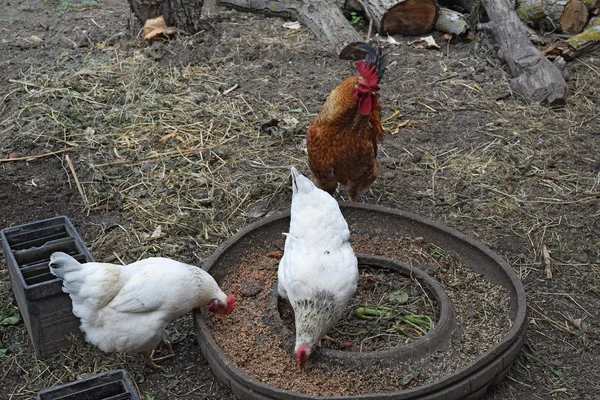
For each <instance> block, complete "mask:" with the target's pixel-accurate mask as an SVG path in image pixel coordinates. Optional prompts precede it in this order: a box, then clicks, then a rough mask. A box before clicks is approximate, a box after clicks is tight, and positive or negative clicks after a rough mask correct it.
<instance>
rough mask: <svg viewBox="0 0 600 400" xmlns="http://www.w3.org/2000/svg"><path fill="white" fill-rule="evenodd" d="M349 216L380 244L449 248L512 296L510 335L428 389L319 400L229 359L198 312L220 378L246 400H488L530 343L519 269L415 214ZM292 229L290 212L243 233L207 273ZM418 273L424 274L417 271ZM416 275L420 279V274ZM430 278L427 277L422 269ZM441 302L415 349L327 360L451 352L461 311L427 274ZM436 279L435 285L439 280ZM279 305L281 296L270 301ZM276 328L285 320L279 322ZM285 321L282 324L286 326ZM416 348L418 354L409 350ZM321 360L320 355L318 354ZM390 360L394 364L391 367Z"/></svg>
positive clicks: (346, 206)
mask: <svg viewBox="0 0 600 400" xmlns="http://www.w3.org/2000/svg"><path fill="white" fill-rule="evenodd" d="M340 209H341V211H342V214H343V215H344V217H345V218H346V221H347V222H348V225H349V226H350V231H351V233H354V232H364V231H368V232H369V233H370V234H371V235H374V236H376V237H379V238H389V237H397V236H404V237H409V238H418V237H421V238H424V239H425V240H426V241H427V242H430V243H434V244H435V245H437V246H439V247H441V248H442V249H444V251H446V253H448V254H449V255H450V256H452V257H454V258H455V259H457V260H459V261H460V262H461V263H462V264H463V265H465V266H466V267H468V268H470V269H471V270H472V271H473V272H475V273H478V274H481V275H483V277H484V278H485V279H486V280H488V281H490V282H491V283H492V284H494V285H500V286H502V287H504V288H505V289H506V291H507V293H508V296H509V307H510V309H509V317H510V320H511V328H510V330H509V331H508V333H506V334H505V335H504V337H503V338H502V339H501V340H500V341H499V342H498V343H496V344H495V345H493V346H491V347H490V348H489V349H488V350H487V351H486V352H485V353H483V354H482V355H481V356H479V357H478V358H476V359H475V360H473V361H472V362H471V363H470V364H468V365H467V366H465V367H463V368H462V369H459V370H458V371H456V372H455V373H453V374H449V375H446V376H444V377H442V378H440V379H439V380H436V381H433V382H431V383H428V384H426V385H422V386H417V387H413V388H410V389H406V390H402V391H398V392H389V393H370V394H362V395H352V396H313V395H309V394H305V393H300V392H294V391H290V390H284V389H280V388H277V387H275V386H271V385H267V384H264V383H262V382H259V381H258V380H256V379H253V378H252V377H250V376H248V375H247V374H246V373H244V372H243V371H242V370H241V369H239V368H237V367H236V366H235V364H234V363H233V362H232V361H231V360H230V359H229V358H228V357H227V356H226V355H225V354H224V353H223V351H222V350H221V349H220V348H219V346H218V345H217V344H216V342H215V340H214V339H213V337H212V334H211V332H210V330H209V328H208V326H207V325H206V322H205V320H204V317H203V315H202V313H201V312H200V311H198V310H195V311H194V325H195V330H196V336H197V339H198V343H199V345H200V348H201V350H202V352H203V354H204V356H205V357H206V359H207V360H208V363H209V365H210V366H211V368H212V370H213V372H214V373H215V375H216V376H217V377H218V378H219V379H220V380H221V381H222V382H223V383H225V384H226V385H227V386H228V387H229V388H230V389H231V390H232V392H233V393H235V394H236V395H237V396H239V397H240V398H243V399H251V400H254V399H256V400H266V399H280V400H285V399H294V400H300V399H340V400H341V399H374V400H375V399H386V400H392V399H394V400H408V399H411V400H412V399H421V400H425V399H427V400H434V399H437V400H457V399H466V400H475V399H479V398H481V397H482V396H483V395H484V394H485V392H486V391H487V389H488V388H489V387H490V386H491V385H494V384H496V383H498V382H499V381H500V380H502V379H503V378H504V377H505V376H506V374H507V373H508V370H509V368H510V366H511V365H512V363H513V361H514V359H515V358H516V357H517V355H518V353H519V351H520V349H521V347H522V345H523V341H524V337H525V335H524V334H525V327H526V325H525V315H526V302H525V290H524V289H523V286H522V284H521V282H520V281H519V279H518V277H517V275H516V274H515V272H514V271H513V269H512V268H511V267H510V266H509V265H508V264H507V263H506V262H505V261H504V260H502V258H500V257H499V256H498V255H497V254H495V253H494V252H492V251H491V250H490V249H489V248H487V247H486V246H484V245H482V244H480V243H478V242H477V241H475V240H473V239H472V238H470V237H468V236H466V235H465V234H463V233H461V232H458V231H457V230H455V229H452V228H449V227H447V226H445V225H442V224H440V223H437V222H434V221H430V220H427V219H425V218H422V217H419V216H417V215H415V214H411V213H408V212H404V211H400V210H393V209H389V208H385V207H380V206H376V205H370V204H355V203H340ZM288 229H289V212H287V213H283V214H280V215H275V216H271V217H267V218H264V219H262V220H260V221H258V222H256V223H254V224H252V225H249V226H247V227H246V228H244V229H242V230H240V231H239V232H238V233H237V234H236V235H235V236H233V237H232V238H231V239H229V240H228V241H227V242H226V243H224V244H223V245H222V246H221V247H219V249H217V251H216V252H215V253H214V254H213V255H212V256H211V257H210V258H209V259H207V260H206V262H205V264H204V268H205V269H206V270H208V271H210V273H211V274H212V275H213V276H214V277H215V279H216V280H217V282H220V281H221V280H222V279H223V278H224V277H225V276H227V274H228V269H229V268H230V267H231V266H235V265H237V264H238V263H239V261H240V259H241V258H243V257H244V256H246V255H248V254H249V253H251V252H252V249H259V248H269V246H272V244H273V243H274V242H275V241H276V240H278V239H280V238H281V234H282V232H287V230H288ZM359 260H360V262H362V263H366V264H371V265H373V266H375V267H377V266H379V267H382V268H390V269H394V270H396V271H398V272H401V273H403V272H404V273H405V272H406V268H410V267H409V266H406V265H402V263H398V262H396V261H393V260H388V259H384V258H381V257H373V256H363V255H359ZM414 270H416V269H414ZM414 270H413V273H414ZM420 272H422V271H420ZM414 276H415V277H416V279H417V280H418V281H419V282H420V283H422V284H424V286H425V287H426V288H427V290H428V291H429V292H430V293H431V294H432V295H433V296H434V297H435V298H436V301H437V303H438V307H439V317H438V320H437V322H436V328H435V329H433V330H432V331H431V332H429V333H428V334H427V335H425V336H424V337H423V338H421V339H419V340H417V341H415V342H414V343H411V344H410V345H408V346H403V347H399V348H398V349H389V350H385V351H381V352H364V353H357V352H340V351H335V350H331V349H328V350H327V349H321V350H320V352H321V353H322V354H320V355H319V357H322V358H324V359H329V360H337V362H339V363H342V364H347V365H349V366H352V365H359V364H360V365H364V363H365V362H371V361H374V360H377V359H380V360H383V364H386V362H387V361H390V362H393V360H400V359H402V360H404V359H405V358H404V357H406V358H408V357H410V356H409V353H410V354H413V357H414V353H415V352H417V353H420V355H419V356H425V355H427V354H429V353H431V352H432V351H437V350H440V349H443V348H444V347H445V346H446V344H447V341H448V340H449V337H450V336H451V334H452V330H453V327H454V324H455V322H454V312H453V310H452V306H451V304H450V303H449V302H448V300H447V296H446V294H445V293H444V292H443V289H442V291H441V292H442V294H440V291H439V289H441V287H440V288H438V286H439V284H437V282H436V281H435V280H434V279H433V278H431V277H429V276H428V275H427V274H426V273H424V272H423V273H422V274H421V273H418V276H417V275H414ZM432 281H433V282H432ZM269 301H270V302H276V301H277V299H276V295H275V294H273V295H271V296H270V297H269ZM275 323H278V322H277V318H275ZM279 323H281V322H280V320H279ZM407 348H410V351H407V350H406V349H407ZM315 355H317V354H315ZM386 360H387V361H386Z"/></svg>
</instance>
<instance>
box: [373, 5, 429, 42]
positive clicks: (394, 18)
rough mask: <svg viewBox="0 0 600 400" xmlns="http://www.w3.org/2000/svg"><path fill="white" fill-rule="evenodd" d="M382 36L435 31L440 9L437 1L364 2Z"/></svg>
mask: <svg viewBox="0 0 600 400" xmlns="http://www.w3.org/2000/svg"><path fill="white" fill-rule="evenodd" d="M362 1H363V3H364V5H365V7H366V8H367V11H368V14H369V16H370V17H371V18H372V20H373V26H374V27H375V28H376V29H377V31H378V32H379V33H380V34H388V35H394V34H400V35H404V36H417V35H423V34H425V33H427V32H429V31H431V30H432V29H433V27H434V26H435V21H436V19H437V16H438V10H439V7H438V5H437V3H436V1H435V0H401V1H398V0H362Z"/></svg>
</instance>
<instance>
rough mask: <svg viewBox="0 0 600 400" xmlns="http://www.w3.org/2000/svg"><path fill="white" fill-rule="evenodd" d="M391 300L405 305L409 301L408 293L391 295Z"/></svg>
mask: <svg viewBox="0 0 600 400" xmlns="http://www.w3.org/2000/svg"><path fill="white" fill-rule="evenodd" d="M389 300H390V301H391V302H393V303H399V304H404V303H406V302H407V301H408V293H406V292H400V291H398V292H393V293H390V297H389Z"/></svg>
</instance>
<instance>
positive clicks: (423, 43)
mask: <svg viewBox="0 0 600 400" xmlns="http://www.w3.org/2000/svg"><path fill="white" fill-rule="evenodd" d="M408 44H409V45H412V46H414V47H415V48H417V49H432V50H441V47H440V46H439V45H438V44H437V43H436V42H435V39H434V38H433V36H426V37H422V38H420V39H418V40H413V41H412V42H408Z"/></svg>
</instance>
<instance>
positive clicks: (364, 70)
mask: <svg viewBox="0 0 600 400" xmlns="http://www.w3.org/2000/svg"><path fill="white" fill-rule="evenodd" d="M354 65H356V70H357V71H358V73H359V74H360V76H362V77H363V79H364V80H365V81H367V85H368V86H377V84H378V83H379V76H378V75H377V70H376V68H375V65H373V64H371V62H370V61H366V60H365V61H357V62H356V63H355V64H354Z"/></svg>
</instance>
